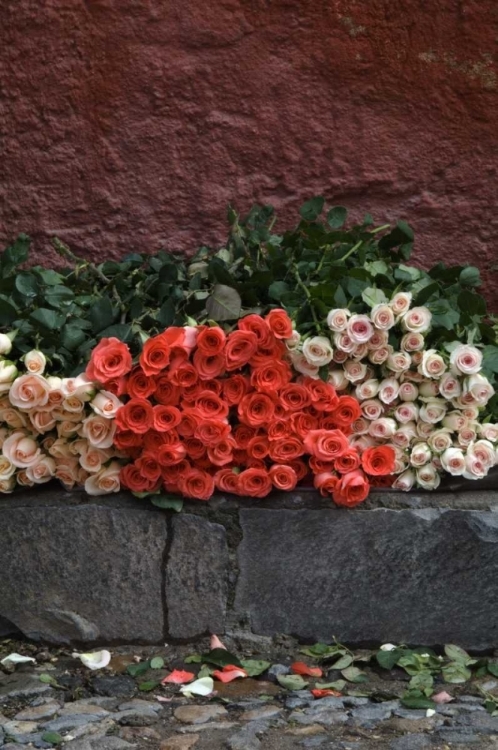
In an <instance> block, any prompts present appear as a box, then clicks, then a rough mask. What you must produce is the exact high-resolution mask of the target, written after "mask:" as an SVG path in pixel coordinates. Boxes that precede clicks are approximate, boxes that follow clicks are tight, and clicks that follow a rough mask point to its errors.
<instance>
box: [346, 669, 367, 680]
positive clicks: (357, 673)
mask: <svg viewBox="0 0 498 750" xmlns="http://www.w3.org/2000/svg"><path fill="white" fill-rule="evenodd" d="M341 674H342V676H343V677H344V678H345V679H346V680H347V681H348V682H366V681H367V679H368V678H367V676H366V674H365V672H362V671H361V669H358V667H347V668H346V669H343V670H342V672H341Z"/></svg>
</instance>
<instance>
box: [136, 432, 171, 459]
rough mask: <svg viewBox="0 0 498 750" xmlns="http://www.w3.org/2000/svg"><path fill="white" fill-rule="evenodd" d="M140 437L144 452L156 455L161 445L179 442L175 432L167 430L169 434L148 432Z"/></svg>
mask: <svg viewBox="0 0 498 750" xmlns="http://www.w3.org/2000/svg"><path fill="white" fill-rule="evenodd" d="M141 437H142V443H143V448H144V449H145V450H146V451H149V452H151V453H154V454H156V453H157V451H158V450H159V448H160V447H161V446H162V445H175V443H178V442H179V438H178V433H177V431H176V430H169V432H157V431H156V430H149V431H148V432H146V433H145V435H143V436H141Z"/></svg>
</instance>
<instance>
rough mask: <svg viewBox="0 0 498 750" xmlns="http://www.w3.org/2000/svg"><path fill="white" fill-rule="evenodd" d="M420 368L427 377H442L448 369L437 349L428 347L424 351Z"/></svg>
mask: <svg viewBox="0 0 498 750" xmlns="http://www.w3.org/2000/svg"><path fill="white" fill-rule="evenodd" d="M418 369H419V372H421V373H422V375H423V376H424V377H425V378H440V377H441V376H442V375H443V374H444V372H445V370H446V364H445V362H444V359H443V358H442V357H441V355H440V354H438V353H437V351H436V350H435V349H426V350H425V351H424V352H422V362H421V363H420V365H419V367H418Z"/></svg>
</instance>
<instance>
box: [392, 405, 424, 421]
mask: <svg viewBox="0 0 498 750" xmlns="http://www.w3.org/2000/svg"><path fill="white" fill-rule="evenodd" d="M394 418H395V419H396V420H397V421H398V422H399V423H400V424H408V422H416V421H417V419H418V406H417V405H416V404H414V403H412V402H411V401H409V402H408V403H404V404H399V405H398V406H397V407H396V409H395V410H394Z"/></svg>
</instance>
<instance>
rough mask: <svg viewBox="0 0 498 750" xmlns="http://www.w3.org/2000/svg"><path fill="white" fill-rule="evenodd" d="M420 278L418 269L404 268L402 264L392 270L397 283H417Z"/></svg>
mask: <svg viewBox="0 0 498 750" xmlns="http://www.w3.org/2000/svg"><path fill="white" fill-rule="evenodd" d="M420 276H421V271H419V269H418V268H413V267H412V266H405V265H403V264H402V263H400V264H399V266H398V267H397V268H395V269H394V278H395V279H397V280H398V281H412V282H413V281H418V279H419V278H420Z"/></svg>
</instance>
